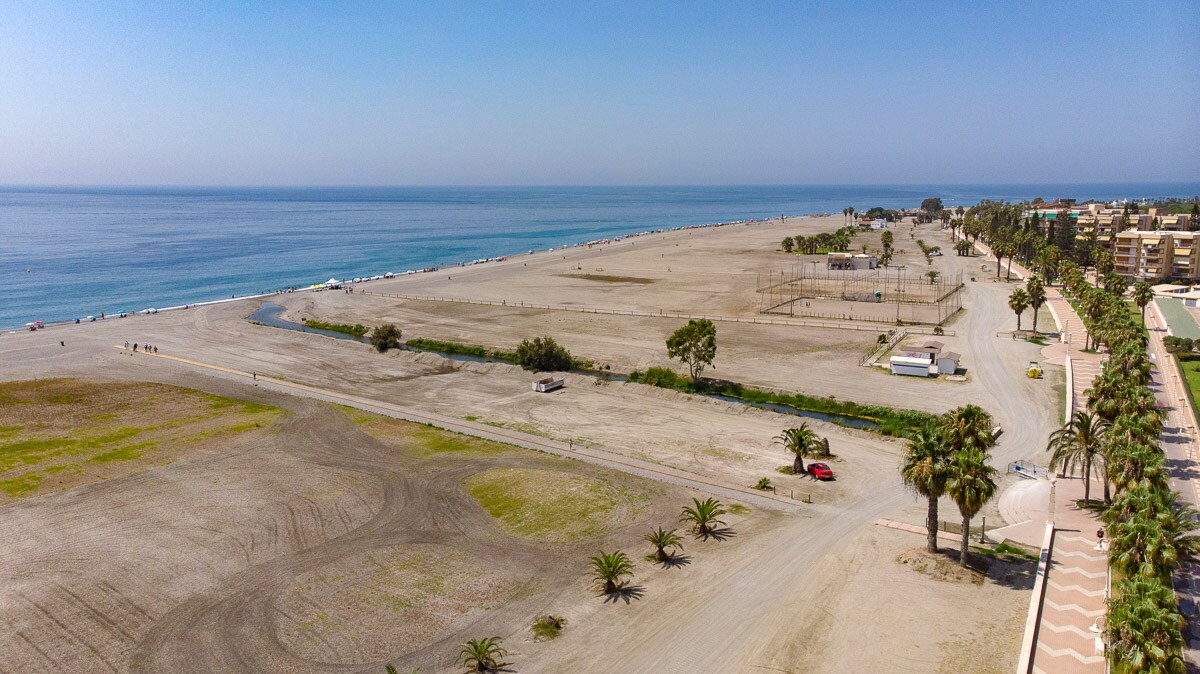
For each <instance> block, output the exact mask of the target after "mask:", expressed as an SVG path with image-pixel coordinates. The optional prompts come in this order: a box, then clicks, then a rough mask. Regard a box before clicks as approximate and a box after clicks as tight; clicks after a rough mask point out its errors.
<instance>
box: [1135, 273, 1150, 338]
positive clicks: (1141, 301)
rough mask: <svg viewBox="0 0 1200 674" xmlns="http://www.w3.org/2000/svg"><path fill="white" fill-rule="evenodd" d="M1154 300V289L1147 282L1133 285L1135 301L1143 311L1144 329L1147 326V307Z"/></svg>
mask: <svg viewBox="0 0 1200 674" xmlns="http://www.w3.org/2000/svg"><path fill="white" fill-rule="evenodd" d="M1153 299H1154V288H1153V287H1152V286H1151V285H1150V284H1149V283H1146V282H1145V281H1138V282H1137V283H1135V284H1133V301H1134V302H1135V303H1137V305H1138V308H1139V309H1141V310H1142V327H1145V325H1146V305H1147V304H1150V301H1151V300H1153Z"/></svg>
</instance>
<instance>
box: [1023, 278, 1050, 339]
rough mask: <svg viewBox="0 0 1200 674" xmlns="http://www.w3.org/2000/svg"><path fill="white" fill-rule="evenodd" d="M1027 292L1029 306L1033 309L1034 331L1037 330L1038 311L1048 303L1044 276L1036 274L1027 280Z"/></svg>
mask: <svg viewBox="0 0 1200 674" xmlns="http://www.w3.org/2000/svg"><path fill="white" fill-rule="evenodd" d="M1025 292H1027V293H1029V306H1030V308H1032V309H1033V331H1034V332H1037V319H1038V311H1039V310H1040V309H1041V308H1042V305H1043V304H1045V303H1046V285H1045V283H1043V282H1042V277H1041V276H1038V275H1037V274H1034V275H1032V276H1030V277H1029V280H1028V281H1026V282H1025Z"/></svg>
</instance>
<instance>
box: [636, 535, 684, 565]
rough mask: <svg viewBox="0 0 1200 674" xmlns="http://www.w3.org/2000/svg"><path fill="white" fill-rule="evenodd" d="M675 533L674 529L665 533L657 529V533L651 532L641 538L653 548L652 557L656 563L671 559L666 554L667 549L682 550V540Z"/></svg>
mask: <svg viewBox="0 0 1200 674" xmlns="http://www.w3.org/2000/svg"><path fill="white" fill-rule="evenodd" d="M675 532H676V530H675V529H672V530H670V531H666V530H664V529H663V528H662V527H659V528H658V531H651V532H650V533H648V534H646V535H645V536H643V537H642V538H643V539H644V540H645V541H646V542H647V543H649V544H650V545H653V546H654V557H655V559H657V560H658V561H660V562H665V561H668V560H670V559H671V555H668V554H667V548H675V549H678V550H682V549H683V540H682V539H681V538H680V537H679V534H677V533H675Z"/></svg>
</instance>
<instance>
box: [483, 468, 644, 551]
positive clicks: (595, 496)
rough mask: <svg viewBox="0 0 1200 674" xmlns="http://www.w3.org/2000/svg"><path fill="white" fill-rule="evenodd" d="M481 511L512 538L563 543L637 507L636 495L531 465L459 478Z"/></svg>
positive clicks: (600, 530)
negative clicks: (518, 537)
mask: <svg viewBox="0 0 1200 674" xmlns="http://www.w3.org/2000/svg"><path fill="white" fill-rule="evenodd" d="M464 484H465V485H466V487H467V490H468V491H469V492H470V494H471V495H472V496H473V497H475V500H477V501H478V502H479V504H480V505H481V506H483V509H484V510H486V511H487V512H488V514H490V515H491V516H492V517H494V518H496V519H497V520H499V523H500V526H501V528H503V529H504V530H505V531H507V532H508V533H510V534H513V535H515V536H521V537H523V538H532V539H536V540H543V541H550V542H557V543H567V542H572V541H577V540H582V539H587V538H594V537H596V536H601V535H603V534H605V533H607V532H608V531H609V530H610V529H611V527H612V523H613V522H614V521H617V519H618V516H628V515H629V514H631V513H633V512H636V511H639V510H641V509H642V508H643V507H645V505H646V503H647V500H646V498H645V497H644V496H642V495H641V494H638V493H635V492H633V491H630V490H628V489H624V488H619V487H616V486H613V485H611V484H609V483H608V482H605V481H603V480H599V479H596V478H591V477H585V476H582V475H574V474H571V473H565V472H560V471H555V470H542V469H535V468H496V469H492V470H488V471H484V472H482V473H477V474H475V475H472V476H471V477H468V478H467V479H466V480H464Z"/></svg>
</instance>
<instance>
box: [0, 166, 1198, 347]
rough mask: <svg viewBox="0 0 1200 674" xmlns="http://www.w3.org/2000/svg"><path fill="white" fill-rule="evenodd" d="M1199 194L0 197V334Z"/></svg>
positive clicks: (690, 189) (239, 192)
mask: <svg viewBox="0 0 1200 674" xmlns="http://www.w3.org/2000/svg"><path fill="white" fill-rule="evenodd" d="M1197 194H1200V182H1197V183H1159V184H1153V183H1140V184H1076V185H1070V184H1062V185H804V186H787V185H778V186H658V187H653V186H638V187H45V186H7V187H2V186H0V284H2V288H3V290H2V291H0V328H13V327H19V326H22V325H24V324H26V323H28V322H33V321H44V322H47V323H50V322H57V321H70V320H73V319H75V318H84V317H86V316H88V315H99V314H100V313H101V312H104V313H106V314H112V313H115V312H118V311H122V310H124V311H129V312H134V311H140V310H142V309H146V308H149V307H156V308H158V307H169V306H176V305H182V304H190V303H198V302H204V301H214V300H219V299H226V298H230V297H234V296H243V295H249V294H256V293H262V292H270V291H274V290H278V289H281V288H287V287H292V286H302V287H303V286H308V285H310V284H313V283H319V282H322V281H325V280H327V279H329V278H338V279H344V278H347V277H355V276H373V275H378V274H384V273H387V272H393V273H402V272H404V271H406V270H409V269H422V268H426V267H433V266H437V267H446V266H451V265H457V264H460V263H463V262H466V261H471V260H475V259H480V258H488V257H496V256H501V255H514V254H518V253H525V252H528V251H531V250H543V249H546V248H552V247H560V246H564V245H570V244H576V243H582V242H585V241H589V240H595V239H601V238H607V237H613V236H620V235H627V234H633V233H637V232H645V231H652V230H659V229H671V228H675V227H684V226H690V225H702V224H712V223H719V222H730V221H735V220H752V219H763V218H772V217H779V216H780V215H783V214H787V215H806V214H817V213H833V214H836V215H837V216H838V217H837V218H834V219H833V220H831V226H833V225H837V224H838V223H840V222H841V219H840V218H841V213H842V209H844V208H845V207H847V206H853V207H854V208H855V209H856V210H858V211H866V210H867V209H869V208H871V207H874V206H882V207H885V208H909V207H916V206H918V205H919V204H920V202H921V200H922V199H924V198H926V197H940V198H941V199H942V202H943V204H944V205H945V206H946V207H948V208H954V207H955V206H959V205H962V206H971V205H973V204H975V203H977V202H979V201H980V200H983V199H992V200H1001V199H1003V200H1009V201H1019V200H1026V199H1033V198H1035V197H1042V198H1044V199H1046V200H1053V199H1057V198H1061V197H1072V198H1075V199H1079V200H1081V201H1082V200H1085V199H1098V200H1114V199H1145V198H1159V197H1185V198H1186V197H1191V196H1194V195H1197Z"/></svg>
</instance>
